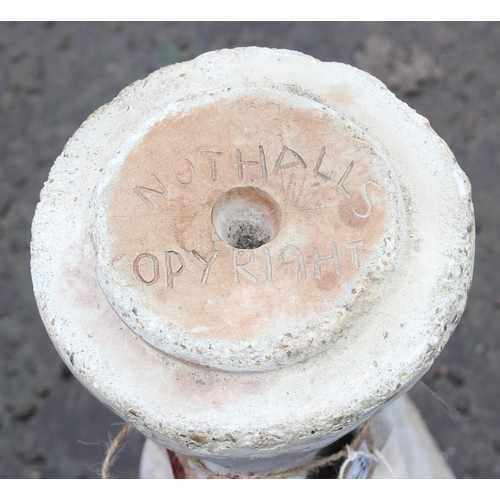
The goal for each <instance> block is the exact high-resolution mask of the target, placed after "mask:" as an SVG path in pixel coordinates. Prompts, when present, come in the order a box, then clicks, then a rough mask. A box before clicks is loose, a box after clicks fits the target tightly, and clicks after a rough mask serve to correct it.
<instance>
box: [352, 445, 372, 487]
mask: <svg viewBox="0 0 500 500" xmlns="http://www.w3.org/2000/svg"><path fill="white" fill-rule="evenodd" d="M357 451H360V452H363V453H370V450H369V449H368V446H367V444H366V441H363V443H362V444H361V446H360V447H359V449H358V450H357ZM372 464H373V458H371V457H366V456H358V457H357V458H356V459H355V460H354V462H353V463H352V465H351V467H350V468H349V472H348V473H347V476H346V479H367V477H368V474H369V472H370V470H371V467H372Z"/></svg>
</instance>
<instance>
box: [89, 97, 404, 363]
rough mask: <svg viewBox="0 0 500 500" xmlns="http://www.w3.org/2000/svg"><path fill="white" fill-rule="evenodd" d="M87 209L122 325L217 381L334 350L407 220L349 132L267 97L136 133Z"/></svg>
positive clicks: (164, 115) (300, 106) (155, 121)
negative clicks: (219, 371)
mask: <svg viewBox="0 0 500 500" xmlns="http://www.w3.org/2000/svg"><path fill="white" fill-rule="evenodd" d="M92 213H93V230H92V236H93V241H94V247H95V249H96V253H97V265H98V277H99V282H100V285H101V287H102V289H103V291H104V294H105V295H106V297H107V299H108V301H109V302H110V303H111V304H112V306H113V308H114V309H115V310H116V311H117V313H118V314H119V315H120V316H121V318H122V319H123V320H124V321H125V323H126V324H127V325H128V326H129V327H130V328H131V329H132V330H134V331H135V332H136V333H137V334H139V335H140V336H141V337H142V338H144V339H145V340H146V341H147V342H149V343H150V344H152V345H153V346H155V347H158V348H159V349H161V350H162V351H164V352H166V353H169V354H172V355H174V356H175V357H179V358H181V359H185V360H187V361H192V362H194V363H197V364H202V365H207V366H213V367H215V368H223V369H227V370H262V369H271V368H276V367H278V366H281V365H283V364H289V363H294V362H297V361H300V360H303V359H306V358H309V357H310V356H312V355H315V354H318V352H320V351H323V350H325V349H327V348H329V347H330V345H331V343H332V342H334V341H335V338H337V337H338V336H339V335H340V334H341V332H342V329H343V327H344V325H345V321H346V318H347V315H346V314H344V313H345V310H346V309H347V308H353V307H354V306H355V304H356V301H357V299H358V297H359V296H360V294H361V295H366V294H367V293H368V292H369V290H370V283H371V282H372V280H373V279H374V278H376V279H377V280H380V279H382V277H383V275H384V273H385V271H386V270H387V269H388V268H390V267H391V266H392V263H393V259H394V256H395V254H396V246H397V245H396V242H397V238H398V236H399V230H398V224H397V220H398V218H401V217H402V215H403V214H402V203H401V202H400V200H399V198H398V192H397V187H396V186H395V184H394V182H393V181H392V172H391V168H390V166H389V165H388V164H387V162H386V161H385V159H384V158H383V156H382V155H381V154H380V153H379V152H378V151H377V149H376V146H375V145H374V144H373V143H372V142H371V141H370V139H369V137H368V136H367V135H366V134H364V133H363V131H362V130H360V129H359V127H357V126H356V125H354V124H353V123H350V122H348V121H347V120H346V119H345V118H344V117H341V116H339V115H338V114H337V113H335V112H334V111H333V110H331V109H328V108H327V107H325V106H324V105H321V104H319V103H317V102H315V101H313V100H311V99H305V98H304V97H301V96H296V95H290V94H287V93H284V92H279V91H269V90H263V89H255V90H254V89H251V90H249V89H223V90H222V91H219V92H211V93H210V95H206V94H202V95H199V96H195V97H190V98H187V99H184V100H182V101H180V102H179V101H176V102H174V103H172V104H171V105H170V106H167V107H166V108H165V109H164V110H162V112H160V113H159V114H158V115H156V116H154V117H153V118H152V119H150V120H148V121H147V122H145V123H143V124H140V126H139V127H137V129H136V130H134V131H133V132H132V133H131V134H130V135H129V136H128V137H125V139H124V141H123V143H122V144H121V145H120V148H119V150H118V151H117V152H116V153H115V154H114V155H113V156H112V157H111V158H110V159H109V161H108V163H107V165H106V168H105V170H104V171H103V174H102V176H101V178H100V180H99V184H98V189H97V190H96V193H95V195H94V200H93V207H92ZM398 214H399V215H398ZM320 325H321V328H318V327H320Z"/></svg>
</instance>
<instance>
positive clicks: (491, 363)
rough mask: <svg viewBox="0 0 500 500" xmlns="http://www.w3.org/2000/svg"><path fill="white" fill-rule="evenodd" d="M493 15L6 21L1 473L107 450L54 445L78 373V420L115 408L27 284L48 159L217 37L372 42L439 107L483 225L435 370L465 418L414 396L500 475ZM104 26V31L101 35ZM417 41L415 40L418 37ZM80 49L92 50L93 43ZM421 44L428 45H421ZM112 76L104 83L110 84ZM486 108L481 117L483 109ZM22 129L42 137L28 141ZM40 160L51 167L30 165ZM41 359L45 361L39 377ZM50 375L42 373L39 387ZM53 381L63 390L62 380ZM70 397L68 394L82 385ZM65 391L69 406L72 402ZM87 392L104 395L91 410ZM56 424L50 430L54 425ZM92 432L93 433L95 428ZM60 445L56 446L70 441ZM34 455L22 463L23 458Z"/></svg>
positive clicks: (468, 471)
mask: <svg viewBox="0 0 500 500" xmlns="http://www.w3.org/2000/svg"><path fill="white" fill-rule="evenodd" d="M215 28H216V29H217V31H215ZM496 29H497V28H496V25H494V24H466V25H453V24H452V25H447V24H444V25H443V24H432V25H427V24H409V25H405V24H403V25H401V24H375V25H372V24H355V25H352V24H341V25H329V24H323V25H319V26H313V25H309V24H297V25H291V26H290V25H279V24H278V25H274V24H273V25H265V24H264V25H262V24H257V25H252V24H250V25H246V24H245V25H238V24H222V25H220V24H218V25H213V24H207V25H202V26H201V27H199V26H193V25H182V24H181V25H175V24H174V25H152V26H145V25H125V26H124V27H123V28H120V27H119V26H118V28H116V26H115V27H113V26H111V25H55V26H52V27H51V26H50V25H49V27H46V26H45V25H31V24H21V25H18V26H11V25H7V26H3V27H2V32H1V36H0V39H1V40H0V41H1V42H2V47H3V48H2V50H1V52H0V56H1V57H2V59H3V61H2V85H3V87H2V90H3V93H2V106H3V107H4V109H5V110H6V113H9V115H7V114H6V116H11V117H12V119H10V120H8V127H7V128H5V129H4V130H5V133H3V134H2V138H3V141H4V142H3V145H2V148H3V150H4V151H5V154H4V158H6V160H5V161H4V165H5V167H3V168H2V176H3V178H4V183H3V186H4V187H3V189H6V191H5V193H6V194H5V196H4V198H3V200H5V203H4V206H3V208H2V214H3V219H4V222H3V228H4V235H3V238H2V239H3V241H2V244H3V245H4V248H5V251H6V258H5V259H4V260H3V265H4V266H5V268H4V269H5V270H4V271H3V275H2V276H3V279H4V282H3V283H4V285H3V288H2V290H3V292H2V294H3V295H2V296H3V297H5V298H4V299H3V301H2V304H3V307H4V309H5V311H4V313H2V314H3V316H2V329H3V332H2V342H5V349H4V350H3V352H2V354H3V356H5V359H6V361H5V365H4V366H5V370H6V372H5V373H6V377H4V378H3V379H2V384H3V389H2V394H4V395H5V397H4V399H5V403H4V405H3V408H2V412H3V416H4V418H3V423H4V427H3V429H2V430H1V431H0V432H2V437H3V436H5V439H6V440H7V441H4V442H5V443H6V444H5V447H4V449H6V450H7V452H6V455H5V457H9V458H4V460H3V462H2V474H3V475H4V476H5V477H14V476H16V477H19V476H20V475H21V476H23V477H30V475H31V474H33V475H34V476H37V475H39V474H43V475H45V476H50V475H55V476H62V475H64V474H66V475H72V474H74V475H81V474H85V472H84V471H85V467H87V469H86V470H87V471H88V470H89V467H92V466H93V464H94V463H95V462H97V461H98V460H100V458H101V453H100V450H98V453H96V454H95V455H94V456H95V457H96V458H87V459H85V458H84V459H83V463H84V464H87V465H81V463H82V462H81V461H80V457H81V455H82V451H81V450H82V449H83V450H84V451H83V453H86V452H87V450H88V449H89V447H88V446H87V447H85V446H84V445H78V444H76V445H75V442H76V440H73V436H74V432H73V431H72V432H71V433H68V434H69V435H68V436H67V438H65V439H64V440H63V442H62V443H61V447H62V446H64V448H66V446H69V445H71V446H76V449H77V450H78V451H75V448H72V450H71V452H69V453H66V456H67V458H66V459H65V460H64V461H62V460H61V461H59V460H56V459H55V457H54V458H52V457H51V456H50V455H49V450H54V451H55V450H57V447H56V446H54V439H55V437H54V436H62V434H61V431H60V429H61V426H60V425H59V424H58V425H57V426H56V425H55V424H56V422H55V419H54V418H51V415H54V414H55V415H58V416H59V415H60V413H61V411H60V410H55V409H56V408H58V406H57V405H58V403H57V401H58V400H59V399H58V398H59V397H60V395H64V394H65V387H68V386H70V387H71V388H72V389H71V390H72V391H75V394H78V395H79V396H77V397H78V398H81V399H79V400H80V401H81V404H82V407H81V408H80V410H81V411H80V415H81V417H82V420H76V419H75V418H71V417H70V418H68V420H66V422H71V423H72V425H73V424H74V423H75V422H77V423H78V424H79V425H78V427H77V428H78V429H80V431H78V432H85V436H95V433H96V432H97V431H96V427H95V426H94V425H93V426H92V428H89V427H86V426H87V425H88V424H87V419H86V418H85V415H92V417H94V416H95V415H96V412H99V411H104V410H102V407H100V405H98V404H96V403H94V402H93V401H92V399H91V398H90V397H88V396H87V395H86V394H85V393H84V392H79V391H80V388H78V387H77V386H76V385H75V386H74V387H73V386H71V384H72V382H70V380H71V377H70V378H68V379H66V380H67V382H66V386H65V385H61V382H58V374H59V371H60V370H61V368H59V367H60V366H61V365H58V363H59V361H58V358H57V357H56V355H55V353H54V352H53V351H52V347H51V345H50V344H49V343H48V342H47V340H46V338H45V337H44V335H45V334H44V332H43V328H42V327H41V325H40V323H39V320H38V319H37V317H36V312H35V310H34V308H33V307H34V306H33V302H32V299H30V298H29V297H30V286H31V285H30V281H29V277H28V274H27V262H28V253H27V247H26V244H27V242H28V241H29V235H28V233H29V222H30V220H31V215H32V212H33V209H34V204H35V203H36V200H37V197H38V192H39V190H40V187H41V185H42V183H43V181H44V180H45V179H46V177H47V168H48V167H50V165H51V164H52V162H53V160H54V158H55V157H56V156H57V154H58V153H59V152H60V150H61V149H62V146H63V144H64V142H65V140H66V139H67V138H68V137H69V136H70V135H71V134H72V132H73V131H74V130H75V128H76V127H78V126H79V124H80V123H81V122H82V121H83V119H85V117H86V116H87V115H88V114H89V113H90V112H92V111H93V110H94V109H95V108H96V107H97V106H98V105H99V104H103V103H104V102H107V101H109V100H110V99H111V98H112V97H113V96H114V95H115V94H116V93H117V92H118V91H119V90H120V89H121V88H122V87H124V86H125V85H126V84H128V83H129V82H131V81H133V80H135V79H137V78H139V77H144V76H146V75H147V74H148V73H149V72H150V71H152V70H154V69H156V67H158V66H160V65H162V64H167V63H171V62H175V61H176V60H179V59H189V58H191V57H193V56H195V55H197V54H198V53H201V52H205V51H206V50H209V49H211V48H216V47H222V46H227V45H249V44H258V45H267V46H273V45H275V44H277V45H279V46H284V47H287V48H294V49H298V50H301V51H303V52H306V53H309V54H311V55H313V56H315V57H318V58H320V59H323V60H337V61H344V62H348V63H351V64H354V65H356V64H359V65H360V66H361V67H363V65H364V64H367V63H366V58H367V57H368V56H369V60H371V61H372V64H375V67H376V68H378V70H377V71H375V70H374V69H373V67H368V68H367V69H368V70H369V71H372V72H373V73H374V74H375V75H376V76H378V77H380V78H381V79H382V80H386V81H387V83H388V84H389V85H393V89H394V90H396V92H398V93H400V96H401V97H402V98H403V99H404V100H405V101H407V102H408V103H409V104H410V105H411V106H412V107H414V108H415V109H417V111H418V112H420V113H421V114H422V115H424V116H426V117H428V118H429V119H430V121H431V124H432V125H433V127H434V128H435V129H436V130H437V132H438V133H439V134H440V135H441V136H442V137H443V138H445V140H446V141H447V142H448V143H449V145H450V147H451V149H452V150H453V152H454V153H455V155H456V156H457V159H458V161H459V164H460V165H461V167H462V168H463V169H464V170H465V171H466V173H467V174H468V176H469V178H470V179H471V181H472V185H473V197H474V201H475V206H476V216H477V219H478V221H479V227H478V229H479V231H478V253H477V256H478V258H477V262H476V281H475V286H473V289H472V295H471V299H470V301H469V309H468V311H470V312H469V313H467V312H466V315H465V317H464V319H463V321H462V323H461V325H460V326H459V328H458V330H457V332H456V333H455V336H454V337H452V340H451V342H450V344H449V345H448V347H447V349H446V350H445V351H444V352H443V354H442V355H441V357H440V359H441V360H442V361H439V360H438V362H437V363H436V365H435V366H434V367H433V368H432V369H431V372H430V373H429V375H428V376H427V377H426V379H425V380H426V381H427V384H428V385H430V386H431V387H433V388H434V389H435V390H437V392H438V393H439V394H440V396H441V397H442V398H443V399H445V400H446V401H448V402H449V403H450V404H451V405H453V406H454V407H455V408H456V410H457V411H458V412H459V415H457V414H456V412H455V413H454V415H453V416H454V418H455V420H453V419H451V420H450V417H449V416H448V414H446V413H445V412H442V410H441V407H440V406H439V404H438V403H436V402H435V400H433V399H432V397H430V396H428V395H427V393H426V392H425V390H424V389H421V388H418V387H417V388H416V390H414V396H415V397H416V398H417V402H418V403H419V404H420V406H421V407H422V406H424V410H426V411H424V415H426V416H431V417H432V419H431V420H430V427H431V430H432V431H433V434H434V435H435V436H436V437H437V439H438V441H439V442H440V444H441V446H442V448H443V449H444V450H447V451H446V455H443V457H444V458H446V457H448V460H449V462H450V463H451V464H452V466H453V467H454V468H455V469H456V473H457V475H458V476H459V477H461V476H464V475H470V476H473V477H495V474H497V475H498V458H495V457H497V455H496V453H497V452H496V451H495V450H496V449H497V448H496V446H497V444H498V443H497V442H496V439H497V437H498V435H497V434H496V433H497V432H498V431H497V427H496V425H497V422H496V415H497V414H498V411H497V409H496V407H495V404H497V402H496V398H495V397H494V393H493V392H492V393H491V395H489V394H488V390H490V389H491V391H493V390H494V387H495V385H494V384H490V385H489V384H484V380H485V379H488V380H493V379H495V377H496V375H495V373H496V372H495V359H496V357H498V356H497V353H498V345H497V342H496V340H495V337H494V335H493V332H494V327H493V325H494V324H495V322H496V318H495V315H496V311H495V308H497V307H498V306H497V304H496V301H497V296H496V294H498V285H497V284H496V283H495V282H494V281H493V280H494V275H493V273H492V272H491V269H493V268H495V264H496V261H495V258H496V251H497V250H496V248H497V246H498V231H497V229H496V225H495V217H496V213H495V210H496V208H495V207H496V204H495V200H496V199H497V194H496V191H495V190H496V188H495V186H496V182H497V179H496V177H495V176H496V175H497V173H496V170H495V169H494V168H493V165H494V164H495V159H496V154H497V153H496V150H495V147H494V144H495V139H494V138H495V137H496V136H497V135H498V125H497V121H496V116H497V115H498V112H497V110H496V109H495V104H494V96H495V95H496V92H497V83H496V82H497V81H498V63H497V56H496V54H497V52H496V51H497V50H498V45H497V44H498V33H497V31H496ZM373 34H379V35H383V36H385V38H386V40H387V39H389V42H390V43H388V44H387V43H386V44H385V46H386V47H388V50H385V52H384V51H383V50H378V52H377V53H376V54H374V47H381V46H382V47H384V44H380V43H375V42H374V41H373V40H372V39H370V38H369V37H370V36H371V35H373ZM146 35H147V36H146ZM217 37H220V38H217ZM224 37H227V38H224ZM101 40H106V42H103V43H102V44H101ZM110 40H111V44H109V41H110ZM169 40H171V41H172V43H169ZM459 40H460V42H459ZM155 41H156V42H157V44H156V47H157V49H156V50H153V51H151V50H149V49H150V48H149V47H146V46H145V45H147V44H150V43H151V44H153V45H154V44H155ZM107 43H108V45H107V48H106V50H105V45H106V44H107ZM415 43H416V44H417V45H418V50H416V49H413V47H414V44H415ZM217 44H218V45H217ZM143 45H144V46H143ZM80 49H81V50H82V51H84V52H85V54H86V55H85V56H84V57H82V56H81V55H80ZM422 51H423V53H425V54H427V55H428V56H430V59H429V57H427V59H425V58H422V57H420V56H418V54H421V53H422ZM56 54H57V56H56ZM110 54H114V56H112V55H110ZM121 54H123V55H121ZM145 54H147V55H145ZM388 54H389V55H390V58H389V57H388ZM363 56H364V57H363ZM85 58H86V59H85ZM426 60H427V62H426V63H425V64H423V63H422V61H424V62H425V61H426ZM394 61H397V64H394ZM429 61H430V63H429ZM389 62H391V64H389ZM429 67H430V69H429ZM73 68H75V69H74V70H73ZM77 68H82V69H81V70H77ZM436 68H438V69H436ZM439 68H440V70H439ZM70 75H75V76H70ZM101 89H107V90H104V93H105V95H104V94H103V93H102V92H103V91H102V90H101ZM408 93H409V94H410V95H408ZM54 102H57V103H64V106H65V107H63V106H62V105H61V106H55V105H54ZM54 110H56V111H54ZM479 113H481V120H479V119H478V118H477V116H478V115H479ZM28 124H29V127H28ZM25 137H32V139H31V140H30V142H27V141H26V140H25V139H24V138H25ZM37 163H38V164H39V165H40V169H33V165H36V164H37ZM476 191H477V195H476ZM23 231H24V233H23ZM22 259H24V260H22ZM18 262H19V264H18ZM16 266H19V269H20V270H21V269H24V271H20V272H19V273H18V277H16V279H15V281H14V276H15V274H14V273H13V271H12V270H13V269H15V268H16ZM23 276H24V278H23ZM9 280H11V281H10V283H11V284H10V285H9ZM12 283H14V289H13V288H12V286H13V285H12ZM23 287H24V288H23ZM12 290H14V292H12ZM30 311H31V312H30ZM31 318H32V319H31ZM28 332H29V333H28ZM41 352H46V353H47V354H45V356H47V357H49V358H48V359H52V361H47V360H45V359H43V360H42V359H41V358H40V354H39V353H41ZM454 359H455V360H456V361H454ZM35 373H38V375H37V376H36V377H35ZM63 373H66V372H63ZM42 381H44V382H45V384H42V387H39V388H37V387H36V385H37V384H38V383H40V382H42ZM44 385H45V386H44ZM56 387H58V388H59V391H60V392H57V394H56V392H55V388H56ZM47 389H48V390H47ZM50 389H52V391H50ZM48 391H50V393H49V394H48ZM415 391H416V392H415ZM75 397H76V396H75ZM16 398H17V399H16ZM44 398H45V399H44ZM23 400H24V401H23ZM59 401H60V400H59ZM66 402H67V406H71V404H72V402H73V404H75V399H74V398H70V399H69V401H66ZM59 404H60V405H61V406H62V405H64V402H61V403H59ZM86 405H90V407H92V408H96V409H95V410H91V411H90V410H89V411H87V410H84V407H85V406H86ZM67 410H68V411H70V410H71V408H67ZM109 418H111V419H113V418H114V417H113V416H112V415H111V417H109ZM433 422H434V424H433ZM28 424H31V426H28ZM50 426H54V429H56V428H57V429H59V430H58V431H56V432H55V433H54V434H53V435H50V434H48V433H47V429H50ZM42 429H43V432H42ZM63 429H64V427H63ZM31 430H32V432H30V431H31ZM106 433H107V425H105V426H104V428H103V431H102V433H101V434H100V438H97V440H98V439H105V437H106ZM20 436H22V438H20ZM80 436H83V434H80ZM453 436H455V437H453ZM82 440H86V441H94V442H95V441H96V439H92V438H85V437H84V438H82ZM68 441H69V442H68ZM56 442H57V441H56ZM62 450H63V448H61V452H60V453H61V455H59V456H62V454H63V453H64V452H63V451H62ZM96 455H97V456H96ZM23 463H24V464H25V468H22V467H20V464H23ZM63 463H64V464H71V463H73V464H75V465H74V468H73V471H71V470H69V469H68V467H66V470H64V467H65V466H64V465H62V464H63ZM495 467H496V469H495ZM130 470H131V471H136V470H137V466H136V465H133V466H132V468H131V469H130ZM87 473H88V472H87ZM131 474H132V473H131Z"/></svg>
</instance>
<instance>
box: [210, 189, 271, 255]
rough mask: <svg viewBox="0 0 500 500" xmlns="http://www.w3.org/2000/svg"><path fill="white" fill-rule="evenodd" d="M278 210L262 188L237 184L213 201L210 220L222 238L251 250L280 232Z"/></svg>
mask: <svg viewBox="0 0 500 500" xmlns="http://www.w3.org/2000/svg"><path fill="white" fill-rule="evenodd" d="M280 222H281V210H280V209H279V207H278V204H277V203H276V202H275V201H274V200H273V199H272V198H271V197H270V196H269V195H268V194H267V193H266V192H265V191H263V190H262V189H259V188H254V187H237V188H233V189H230V190H229V191H226V192H225V193H224V194H223V195H222V196H221V197H220V198H219V199H218V200H217V202H216V203H215V205H214V208H213V210H212V223H213V225H214V228H215V231H216V232H217V234H218V235H219V237H220V238H221V240H222V241H224V242H225V243H227V244H228V245H230V246H232V247H234V248H241V249H244V250H251V249H253V248H259V247H261V246H262V245H265V244H266V243H268V242H269V241H271V239H272V238H273V237H274V236H276V235H277V234H278V232H279V228H280Z"/></svg>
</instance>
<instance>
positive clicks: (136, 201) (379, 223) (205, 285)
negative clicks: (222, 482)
mask: <svg viewBox="0 0 500 500" xmlns="http://www.w3.org/2000/svg"><path fill="white" fill-rule="evenodd" d="M473 254H474V219H473V212H472V204H471V200H470V187H469V183H468V180H467V178H466V177H465V175H464V174H463V172H462V171H461V170H460V168H459V167H458V165H457V164H456V160H455V159H454V157H453V155H452V153H451V152H450V150H449V149H448V147H447V146H446V144H445V143H444V142H443V141H442V140H441V139H440V138H439V137H438V136H437V135H436V134H435V133H434V131H433V130H432V129H431V128H430V126H429V124H428V122H427V120H426V119H425V118H422V117H421V116H419V115H418V114H417V113H415V112H414V111H413V110H411V109H410V108H409V107H408V106H406V105H405V104H403V103H402V102H400V101H398V100H397V99H396V97H395V96H394V95H393V94H391V93H390V92H389V91H388V90H387V89H386V88H385V86H384V85H383V84H382V83H381V82H380V81H378V80H376V79H375V78H373V77H371V76H370V75H368V74H366V73H364V72H362V71H359V70H357V69H355V68H352V67H349V66H347V65H343V64H338V63H322V62H320V61H317V60H315V59H313V58H310V57H308V56H305V55H302V54H299V53H296V52H291V51H285V50H272V49H262V48H255V47H254V48H241V49H234V50H223V51H220V52H214V53H208V54H205V55H203V56H200V57H198V58H197V59H195V60H193V61H189V62H185V63H181V64H176V65H173V66H169V67H166V68H163V69H161V70H159V71H157V72H155V73H153V74H151V75H149V76H148V78H146V79H145V80H143V81H139V82H136V83H134V84H132V85H130V86H129V87H127V88H126V89H124V90H123V91H122V92H121V93H120V95H119V96H118V97H117V98H116V99H115V100H114V101H113V102H111V103H110V104H109V105H106V106H103V107H102V108H100V109H99V110H97V111H96V112H95V113H94V114H93V115H92V116H91V117H89V119H88V120H87V121H86V122H85V123H84V124H83V125H82V127H81V128H80V129H79V130H78V131H77V132H76V133H75V135H74V136H73V138H72V139H71V140H70V141H69V142H68V144H67V145H66V147H65V150H64V151H63V153H62V155H61V156H60V157H59V158H58V160H57V161H56V163H55V165H54V167H53V169H52V170H51V173H50V177H49V180H48V182H47V183H46V185H45V187H44V189H43V191H42V194H41V201H40V204H39V206H38V208H37V212H36V216H35V219H34V222H33V241H32V274H33V282H34V290H35V295H36V298H37V302H38V305H39V308H40V311H41V315H42V318H43V320H44V322H45V325H46V327H47V330H48V332H49V334H50V336H51V339H52V341H53V342H54V344H55V346H56V347H57V349H58V350H59V352H60V354H61V356H62V357H63V359H64V360H65V361H66V363H67V364H68V366H69V367H70V369H71V370H72V371H73V373H74V374H75V375H76V376H77V377H78V378H79V379H80V380H81V381H82V383H83V384H84V385H85V386H86V387H87V388H88V389H89V390H90V391H91V392H93V393H94V394H95V395H96V397H98V398H99V399H100V400H101V401H103V402H104V403H105V404H106V405H108V406H109V407H111V408H112V409H113V410H114V411H115V412H117V413H118V414H119V415H120V416H122V417H123V418H124V419H126V420H128V421H130V422H131V423H133V424H134V425H135V426H136V427H138V428H139V429H140V430H141V431H142V432H143V433H144V434H146V435H147V436H149V437H151V438H152V439H154V440H156V441H158V442H160V443H162V444H163V445H165V446H166V447H168V448H170V449H173V450H176V451H178V452H180V453H183V454H186V455H191V456H197V457H200V458H203V457H211V458H210V459H211V460H213V459H214V457H215V458H216V459H218V460H224V459H226V458H228V457H230V460H231V461H232V463H234V461H235V460H236V461H237V460H238V458H241V460H243V461H246V462H245V463H248V461H249V460H252V459H256V460H258V462H256V463H259V464H264V463H265V459H266V457H273V456H278V455H280V456H283V455H286V454H300V453H307V452H309V453H310V452H311V450H312V449H317V448H319V447H321V446H322V445H325V444H327V443H329V442H331V441H333V440H334V439H336V438H338V437H340V436H341V435H343V434H345V433H346V432H348V431H349V430H351V429H352V428H354V427H355V426H357V425H359V423H360V422H361V421H363V420H365V419H366V418H368V417H369V416H370V415H371V414H373V413H374V412H375V411H377V410H378V409H380V408H381V407H382V406H384V405H385V404H387V403H388V401H389V400H390V399H391V398H393V397H395V396H396V395H398V394H399V393H401V392H402V391H404V390H406V389H408V388H409V387H410V386H411V385H412V384H413V383H415V382H416V380H418V378H419V377H420V376H421V375H422V374H423V373H424V372H425V371H426V370H427V369H428V368H429V366H430V364H431V363H432V362H433V360H434V358H435V357H436V356H437V354H438V353H439V352H440V350H441V349H442V347H443V346H444V344H445V343H446V341H447V339H448V337H449V335H450V334H451V333H452V331H453V329H454V327H455V326H456V324H457V323H458V321H459V319H460V317H461V314H462V312H463V309H464V307H465V301H466V296H467V292H468V288H469V286H470V280H471V276H472V262H473ZM228 459H229V458H228ZM262 466H263V467H264V465H262Z"/></svg>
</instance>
